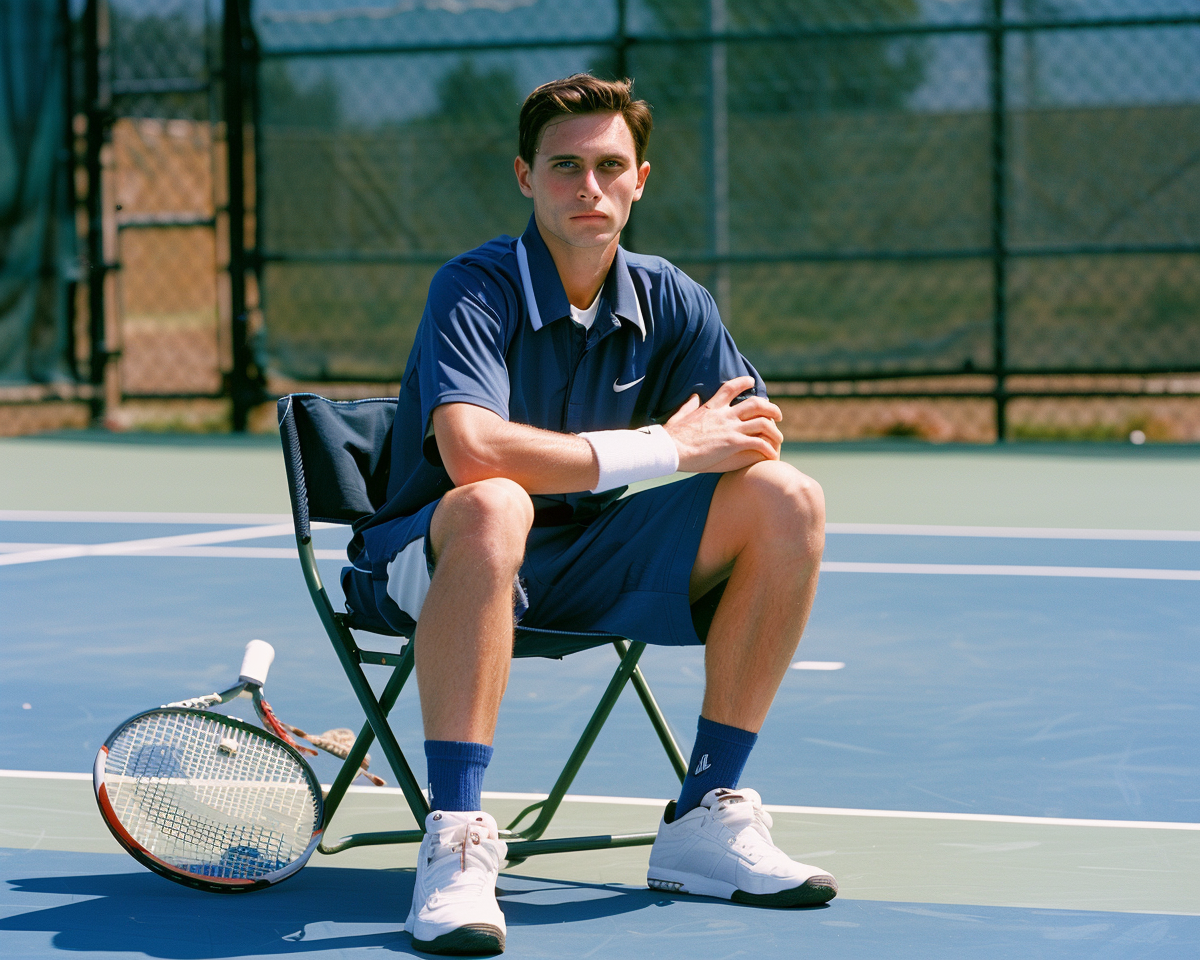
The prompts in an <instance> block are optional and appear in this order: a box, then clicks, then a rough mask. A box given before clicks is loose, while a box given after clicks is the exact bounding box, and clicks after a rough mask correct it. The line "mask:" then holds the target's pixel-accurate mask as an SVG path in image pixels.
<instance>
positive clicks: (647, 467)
mask: <svg viewBox="0 0 1200 960" xmlns="http://www.w3.org/2000/svg"><path fill="white" fill-rule="evenodd" d="M579 436H581V437H583V438H584V439H585V440H587V442H588V443H590V444H591V445H592V449H593V450H594V451H595V452H596V461H597V462H598V463H599V464H600V480H599V482H598V483H597V484H596V486H595V487H594V488H593V489H592V490H590V491H589V492H590V493H603V492H604V491H605V490H612V489H613V488H614V487H623V486H625V485H627V484H630V483H634V482H636V481H638V480H653V479H655V478H656V477H669V476H670V475H671V474H673V473H674V472H675V471H676V470H678V469H679V448H678V447H676V446H675V441H674V440H672V439H671V435H670V434H669V433H667V431H666V429H664V428H663V427H662V426H660V425H659V424H657V423H656V424H653V425H651V426H649V427H642V428H641V429H640V430H597V431H595V432H593V433H581V434H579Z"/></svg>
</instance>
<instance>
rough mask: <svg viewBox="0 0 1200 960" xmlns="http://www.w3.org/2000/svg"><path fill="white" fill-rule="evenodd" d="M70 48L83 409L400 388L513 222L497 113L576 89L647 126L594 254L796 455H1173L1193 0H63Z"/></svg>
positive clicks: (1195, 118) (1197, 284) (507, 122)
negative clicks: (658, 311)
mask: <svg viewBox="0 0 1200 960" xmlns="http://www.w3.org/2000/svg"><path fill="white" fill-rule="evenodd" d="M89 17H91V18H92V20H91V21H89V19H88V18H89ZM78 29H79V32H80V35H81V36H82V37H83V40H82V50H81V51H80V52H81V66H79V68H78V69H77V71H76V72H77V78H76V80H77V85H78V86H79V87H80V88H81V92H80V94H79V97H78V99H79V101H80V102H81V103H82V104H83V109H82V110H81V113H83V114H85V115H86V121H87V122H86V123H85V124H83V126H82V127H80V136H79V137H78V140H77V148H78V153H79V158H80V167H81V176H80V177H79V178H78V179H79V182H80V184H81V187H80V196H81V198H83V199H84V201H85V210H84V213H85V215H86V217H85V218H86V219H87V221H88V230H87V236H88V253H89V255H88V258H87V267H88V273H87V279H88V281H89V282H88V283H87V284H84V285H81V288H80V289H81V293H80V297H79V304H80V309H79V311H78V317H79V319H78V322H77V330H76V336H75V338H74V342H75V343H76V345H77V347H76V349H77V354H78V357H77V359H78V369H80V370H82V371H86V370H89V369H90V370H91V372H92V373H91V377H92V382H93V385H94V386H95V388H96V390H97V391H98V392H99V391H103V392H104V393H105V394H106V396H107V397H108V398H109V400H110V407H116V406H119V405H121V404H125V405H128V401H129V399H130V398H142V399H143V400H147V401H149V400H151V399H154V398H170V397H182V396H189V397H210V398H219V397H223V398H228V397H230V396H233V397H234V399H235V403H234V407H235V413H234V416H233V423H234V425H235V426H239V425H242V424H244V423H245V421H246V416H247V414H248V412H249V410H250V409H251V408H252V407H253V405H254V403H256V402H257V401H258V400H259V399H261V398H262V397H263V393H262V391H261V384H262V382H263V377H264V373H266V374H268V375H269V382H268V384H267V385H268V386H269V388H270V391H271V392H281V391H284V390H287V389H291V388H293V387H295V386H297V385H299V384H308V385H317V388H318V389H320V390H321V391H322V392H325V393H327V394H330V395H343V396H345V395H353V394H356V393H370V392H385V391H390V390H392V389H393V387H394V386H395V383H396V381H398V380H399V378H400V376H401V374H402V371H403V368H404V363H405V359H406V357H407V354H408V350H409V347H410V344H411V342H412V338H413V334H414V331H415V329H416V325H417V322H418V321H419V318H420V315H421V311H422V307H423V304H424V299H425V293H426V290H427V287H428V284H429V281H430V278H431V277H432V275H433V273H434V272H435V271H436V269H437V268H438V266H440V264H442V263H443V262H445V261H446V260H447V259H449V258H450V257H452V256H454V255H456V254H458V253H460V252H462V251H463V250H466V249H468V248H470V247H473V246H475V245H477V244H479V243H481V242H483V241H484V240H487V239H488V238H490V237H492V236H495V235H497V234H501V233H508V234H519V233H520V232H521V231H522V230H523V229H524V226H525V223H526V220H527V218H528V215H529V205H528V201H527V200H526V199H525V198H524V197H522V196H521V195H520V193H519V191H518V190H517V188H516V185H515V183H514V178H513V176H512V173H511V169H512V158H513V156H514V155H515V152H516V118H517V113H518V111H519V108H520V105H521V102H522V100H523V99H524V97H525V95H526V94H527V93H528V92H529V91H530V90H531V89H532V88H533V87H534V86H536V85H537V84H539V83H542V82H544V81H546V80H550V79H553V78H556V77H561V76H564V75H566V74H569V73H572V72H574V71H578V70H590V71H592V72H594V73H596V74H598V75H603V76H632V77H634V78H635V80H636V91H637V94H638V95H639V96H641V97H643V98H645V99H646V100H648V101H650V103H651V104H652V105H653V107H654V111H655V132H654V134H653V137H652V138H651V143H650V150H649V155H648V159H649V160H650V161H651V163H652V166H653V172H652V174H651V177H650V181H649V184H648V187H647V191H646V194H645V197H644V198H643V200H642V201H641V202H640V203H638V204H637V205H636V206H635V208H634V215H633V219H632V220H631V222H630V225H629V228H628V230H627V232H626V234H625V236H624V238H623V242H624V243H625V245H626V246H627V247H629V248H631V249H634V250H639V251H645V252H648V253H655V254H660V255H663V256H666V257H668V258H669V259H671V260H673V261H674V262H676V263H678V264H679V265H680V266H681V267H683V268H684V269H685V270H687V271H688V272H689V273H690V274H691V275H692V276H693V277H695V278H696V279H697V280H699V281H700V282H702V283H704V284H705V285H706V286H707V287H708V288H709V289H710V290H711V291H712V292H713V294H714V295H715V296H716V298H717V300H718V303H719V305H720V307H721V312H722V316H723V317H724V319H725V321H726V323H727V325H728V326H729V327H730V329H731V330H732V332H733V334H734V336H735V337H736V339H737V341H738V344H739V346H740V347H741V348H742V350H743V352H744V353H745V354H746V355H747V356H748V357H749V358H750V359H751V360H752V361H753V362H754V363H755V365H756V366H757V367H758V368H759V370H760V371H761V372H762V373H763V375H764V377H765V378H766V379H767V380H768V381H769V382H770V384H771V387H772V392H773V394H774V395H775V396H777V397H781V398H783V397H790V398H792V399H791V401H790V403H791V404H792V406H793V408H794V409H795V410H796V411H797V415H796V416H794V417H790V418H789V420H790V421H791V423H790V426H791V429H792V430H793V431H796V432H795V433H793V436H796V437H803V438H809V439H826V438H833V437H835V436H858V435H877V434H889V433H890V434H897V435H918V436H926V437H930V438H933V439H975V440H989V439H995V438H997V437H999V438H1004V437H1013V438H1020V437H1058V436H1062V437H1066V436H1113V437H1116V436H1125V435H1127V434H1128V432H1129V430H1131V429H1143V428H1144V429H1143V432H1145V433H1147V435H1149V436H1152V437H1156V438H1160V439H1177V440H1178V439H1192V440H1198V439H1200V423H1197V417H1196V415H1195V414H1194V412H1188V411H1194V410H1195V409H1196V406H1197V400H1196V399H1195V398H1197V397H1200V57H1198V56H1197V55H1196V51H1197V50H1200V0H838V2H833V0H738V2H729V0H322V2H321V3H311V2H302V0H253V3H250V2H248V0H240V2H236V0H226V3H224V4H222V3H220V0H154V2H151V0H86V3H85V4H84V5H83V12H82V17H81V18H80V25H79V28H78ZM89 37H91V38H92V39H91V41H90V42H91V44H92V46H91V48H90V49H89V47H88V42H89V40H88V38H89ZM231 51H232V52H231ZM243 58H244V63H245V66H244V67H243V65H242V64H243ZM227 59H229V60H230V63H229V64H228V65H227V64H226V63H225V61H226V60H227ZM89 71H92V72H90V73H89ZM226 80H230V81H231V82H230V83H227V82H225V81H226ZM243 107H244V108H245V110H246V115H247V119H248V120H249V119H253V121H254V122H253V125H252V126H251V125H249V124H247V125H246V126H245V127H244V128H243V126H242V125H241V124H240V123H234V124H233V125H232V126H231V125H230V124H227V123H226V122H225V120H226V117H228V116H234V115H236V114H237V113H238V112H240V111H241V109H242V108H243ZM81 119H84V117H81ZM85 129H86V133H85V132H83V131H84V130H85ZM243 130H244V132H245V140H244V142H237V141H238V140H239V139H240V135H241V132H242V131H243ZM231 133H233V134H235V135H234V136H232V137H231ZM228 157H232V158H233V161H232V163H230V162H229V161H228V159H227V158H228ZM239 158H240V161H241V162H239ZM84 171H85V172H86V174H87V176H86V177H85V176H83V175H82V172H84ZM85 180H86V181H87V183H88V184H92V183H94V184H96V186H97V188H96V189H94V190H93V189H91V188H90V187H88V188H87V189H85V188H84V186H83V183H84V181H85ZM243 181H244V182H243ZM231 185H232V186H233V190H232V192H231V191H230V186H231ZM260 308H261V312H260ZM238 411H240V413H239V412H238ZM1014 418H1015V419H1014Z"/></svg>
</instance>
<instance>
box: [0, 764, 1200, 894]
mask: <svg viewBox="0 0 1200 960" xmlns="http://www.w3.org/2000/svg"><path fill="white" fill-rule="evenodd" d="M528 802H529V801H528V800H524V799H497V798H494V797H488V798H485V804H484V805H485V807H487V809H488V810H489V811H490V812H491V813H493V814H494V815H495V816H496V817H497V819H498V820H499V821H501V822H502V823H503V822H506V818H511V817H514V816H516V814H517V813H518V812H519V811H520V810H521V809H522V808H523V807H524V806H525V805H526V804H527V803H528ZM660 813H661V808H660V807H659V806H652V805H649V804H644V803H624V804H622V803H611V802H609V803H605V802H598V801H597V802H587V801H585V802H579V801H569V802H567V803H565V804H564V805H563V807H562V809H561V810H560V812H559V815H558V817H557V819H556V820H555V823H554V826H553V827H552V830H551V832H552V833H553V834H554V835H562V836H569V835H580V834H585V835H592V834H604V833H640V832H653V831H654V830H655V829H656V828H657V825H658V817H659V815H660ZM772 816H773V819H774V828H773V829H772V836H773V838H774V839H775V842H776V843H778V844H779V846H780V847H782V848H783V849H784V850H786V851H787V852H788V853H790V854H791V855H792V856H794V857H796V858H797V859H800V860H804V861H807V862H814V863H817V864H819V865H820V866H822V867H825V868H827V869H829V870H830V871H832V872H833V874H834V875H835V876H836V877H837V878H838V883H839V884H840V887H841V891H840V893H839V897H840V898H841V899H843V900H871V901H889V902H906V903H912V902H918V903H927V904H959V905H976V906H996V907H1037V908H1042V909H1061V910H1096V911H1106V912H1113V913H1160V914H1181V915H1190V916H1200V825H1197V824H1186V825H1172V826H1167V825H1160V826H1158V827H1132V826H1101V825H1087V826H1079V825H1064V824H1056V823H1052V822H1016V823H1013V822H988V821H979V820H949V819H924V818H917V817H904V816H896V815H888V816H878V815H871V814H870V813H867V812H864V813H860V814H854V815H850V814H845V813H812V812H804V813H796V812H786V811H776V812H774V813H773V814H772ZM412 826H413V821H412V817H411V815H410V814H409V813H408V811H407V808H405V806H404V801H403V798H402V797H401V796H400V795H399V793H398V791H393V790H374V789H363V790H354V791H352V792H351V793H350V794H349V796H348V798H347V800H346V802H345V804H344V805H343V807H342V808H341V809H340V810H339V812H338V815H337V817H336V818H335V820H334V822H333V824H332V825H331V828H330V831H329V832H330V836H331V837H333V838H336V837H338V836H341V835H342V834H343V833H348V832H352V831H358V830H387V829H408V828H410V827H412ZM0 847H8V848H15V849H38V850H63V851H73V852H78V853H117V852H120V848H119V847H118V846H117V844H116V842H115V841H114V840H113V839H112V838H111V837H110V836H109V834H108V832H107V830H106V829H105V827H104V825H103V823H102V822H101V820H100V815H99V813H98V812H97V810H96V804H95V799H94V797H93V795H92V787H91V781H90V779H88V780H83V779H72V780H64V779H34V778H26V777H20V776H0ZM415 855H416V846H415V845H403V846H380V847H361V848H357V849H352V850H347V851H345V852H343V853H339V854H335V855H333V856H321V855H320V854H317V855H315V856H314V857H313V859H312V861H311V864H312V865H314V866H316V865H320V866H336V867H353V868H359V869H378V868H408V867H412V866H414V865H415ZM648 856H649V848H648V847H626V848H623V849H616V850H606V851H590V852H586V853H575V854H551V855H548V856H543V857H535V858H533V859H531V860H528V861H526V862H525V863H523V864H520V865H519V866H515V867H512V868H509V869H508V870H506V871H505V873H506V874H508V875H510V876H526V877H536V878H541V879H546V880H562V881H569V882H571V883H578V884H628V885H632V886H638V885H643V884H644V883H645V877H646V862H647V857H648ZM164 882H165V881H164Z"/></svg>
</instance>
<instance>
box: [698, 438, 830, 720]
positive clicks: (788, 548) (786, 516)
mask: <svg viewBox="0 0 1200 960" xmlns="http://www.w3.org/2000/svg"><path fill="white" fill-rule="evenodd" d="M824 546H825V500H824V495H823V493H822V491H821V487H820V485H819V484H817V482H816V481H814V480H812V479H810V478H808V477H806V476H805V475H804V474H802V473H800V471H798V470H796V469H795V468H794V467H791V466H790V465H788V464H786V463H782V462H779V461H764V462H762V463H756V464H754V465H753V466H750V467H747V468H745V469H743V470H737V471H734V472H732V473H727V474H725V475H724V476H723V477H722V478H721V480H720V482H719V483H718V484H717V489H716V491H715V492H714V493H713V499H712V505H711V507H710V508H709V512H708V520H707V522H706V523H705V526H704V534H703V536H702V537H701V540H700V549H699V551H698V552H697V555H696V562H695V565H694V566H693V568H692V580H691V595H692V599H693V600H695V599H697V598H698V597H701V596H703V595H704V594H705V593H706V592H707V591H708V590H709V589H711V588H712V587H714V586H715V585H716V584H718V583H720V582H721V580H723V579H725V577H728V578H729V582H728V584H727V585H726V587H725V593H724V595H723V596H722V598H721V603H720V605H719V606H718V607H717V611H716V615H715V616H714V617H713V621H712V627H711V628H710V629H709V633H708V640H707V643H706V646H705V653H704V667H705V678H706V683H705V691H704V704H703V707H702V709H701V714H702V716H704V717H705V718H707V719H709V720H713V721H715V722H717V723H723V724H727V725H729V726H732V727H738V728H740V729H742V730H749V731H750V732H752V733H757V732H758V731H759V729H760V728H761V727H762V724H763V721H764V720H765V719H766V716H767V711H768V710H769V709H770V706H771V701H772V700H774V698H775V692H776V690H778V688H779V684H780V683H781V682H782V680H783V677H784V674H785V673H786V672H787V669H788V665H789V664H790V662H791V659H792V655H793V654H794V653H795V652H796V647H797V645H798V644H799V643H800V635H801V634H802V633H803V632H804V625H805V623H806V622H807V621H808V614H809V611H810V610H811V609H812V603H813V597H814V595H815V593H816V589H817V575H818V572H819V569H820V562H821V553H822V550H823V549H824Z"/></svg>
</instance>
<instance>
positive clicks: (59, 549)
mask: <svg viewBox="0 0 1200 960" xmlns="http://www.w3.org/2000/svg"><path fill="white" fill-rule="evenodd" d="M332 526H336V524H330V523H314V524H313V525H312V527H313V529H314V530H320V529H324V528H326V527H332ZM294 533H295V527H293V526H292V524H291V523H274V524H267V525H265V526H259V527H239V528H235V529H226V530H206V531H205V532H203V533H185V534H179V535H178V536H173V537H151V538H149V539H142V540H119V541H115V542H113V543H69V544H58V545H55V546H49V547H43V548H40V549H37V550H25V551H22V552H20V553H6V554H0V566H8V565H12V564H17V563H39V562H42V561H45V560H67V559H72V558H75V557H122V556H130V555H137V554H145V553H150V552H152V551H155V550H162V549H170V548H174V547H195V546H200V545H206V544H214V543H228V542H229V541H231V540H257V539H259V538H260V537H279V536H283V535H285V534H294Z"/></svg>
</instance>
